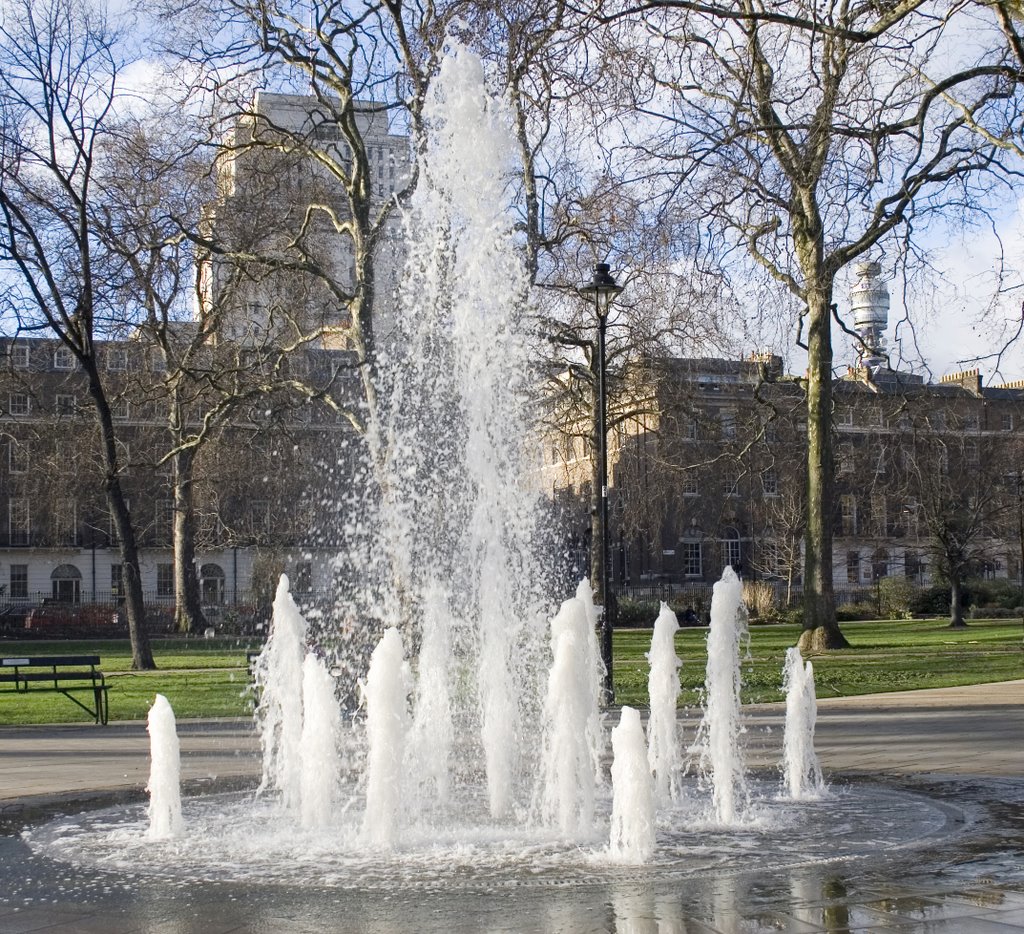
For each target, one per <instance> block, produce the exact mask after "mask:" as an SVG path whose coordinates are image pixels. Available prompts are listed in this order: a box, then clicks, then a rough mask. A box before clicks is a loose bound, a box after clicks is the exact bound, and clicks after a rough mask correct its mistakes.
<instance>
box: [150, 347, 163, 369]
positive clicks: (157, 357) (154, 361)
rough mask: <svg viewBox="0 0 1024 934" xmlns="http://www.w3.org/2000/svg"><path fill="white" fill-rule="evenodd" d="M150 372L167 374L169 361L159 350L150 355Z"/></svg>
mask: <svg viewBox="0 0 1024 934" xmlns="http://www.w3.org/2000/svg"><path fill="white" fill-rule="evenodd" d="M149 370H150V372H151V373H166V372H167V361H166V360H165V359H164V355H163V354H162V353H161V352H160V351H159V350H154V351H152V352H151V353H150V355H149Z"/></svg>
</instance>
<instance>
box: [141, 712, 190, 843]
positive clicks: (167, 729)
mask: <svg viewBox="0 0 1024 934" xmlns="http://www.w3.org/2000/svg"><path fill="white" fill-rule="evenodd" d="M147 724H148V725H147V727H146V729H147V730H148V731H149V757H150V766H149V784H148V785H147V786H146V790H147V791H148V792H149V831H148V833H147V834H146V836H147V837H148V838H149V839H150V840H166V839H168V838H170V837H176V836H178V835H179V834H181V832H182V831H183V830H184V826H185V825H184V821H183V820H182V817H181V749H180V745H179V743H178V730H177V724H176V723H175V719H174V711H173V710H172V709H171V705H170V703H169V702H168V700H167V698H166V697H164V696H163V694H157V696H156V700H154V701H153V706H152V707H150V708H149V716H148V718H147Z"/></svg>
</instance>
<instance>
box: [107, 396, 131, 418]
mask: <svg viewBox="0 0 1024 934" xmlns="http://www.w3.org/2000/svg"><path fill="white" fill-rule="evenodd" d="M110 414H111V415H112V416H113V417H114V418H116V419H119V420H120V421H124V420H125V419H127V418H128V417H129V416H130V415H131V404H130V403H129V402H128V400H127V399H115V400H114V401H113V402H112V403H111V405H110Z"/></svg>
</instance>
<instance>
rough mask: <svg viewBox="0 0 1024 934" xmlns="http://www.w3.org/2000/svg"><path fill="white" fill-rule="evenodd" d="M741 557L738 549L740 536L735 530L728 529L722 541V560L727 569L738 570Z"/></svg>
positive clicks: (740, 551)
mask: <svg viewBox="0 0 1024 934" xmlns="http://www.w3.org/2000/svg"><path fill="white" fill-rule="evenodd" d="M742 558H743V555H742V550H741V548H740V535H739V532H737V531H736V530H735V529H729V530H728V532H726V536H725V538H724V539H722V560H723V563H724V564H726V565H727V566H728V567H731V568H733V569H734V570H738V569H739V567H740V562H741V561H742Z"/></svg>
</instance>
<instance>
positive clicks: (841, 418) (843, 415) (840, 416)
mask: <svg viewBox="0 0 1024 934" xmlns="http://www.w3.org/2000/svg"><path fill="white" fill-rule="evenodd" d="M836 424H837V425H843V426H845V427H850V426H851V425H853V408H852V407H851V406H848V405H840V406H836Z"/></svg>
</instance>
